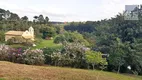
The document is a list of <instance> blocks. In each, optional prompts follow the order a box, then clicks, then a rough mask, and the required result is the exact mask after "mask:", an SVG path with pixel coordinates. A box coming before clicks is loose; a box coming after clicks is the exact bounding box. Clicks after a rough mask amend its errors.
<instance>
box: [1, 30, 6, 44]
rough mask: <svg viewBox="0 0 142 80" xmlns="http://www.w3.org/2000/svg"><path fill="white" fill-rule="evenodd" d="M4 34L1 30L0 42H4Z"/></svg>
mask: <svg viewBox="0 0 142 80" xmlns="http://www.w3.org/2000/svg"><path fill="white" fill-rule="evenodd" d="M4 39H5V35H4V32H3V31H0V42H4Z"/></svg>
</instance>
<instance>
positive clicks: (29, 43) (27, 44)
mask: <svg viewBox="0 0 142 80" xmlns="http://www.w3.org/2000/svg"><path fill="white" fill-rule="evenodd" d="M33 43H34V42H33V41H32V40H26V42H24V43H23V44H24V45H25V46H32V45H33Z"/></svg>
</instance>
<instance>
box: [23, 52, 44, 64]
mask: <svg viewBox="0 0 142 80" xmlns="http://www.w3.org/2000/svg"><path fill="white" fill-rule="evenodd" d="M23 59H24V63H25V64H30V65H42V64H44V61H45V59H44V55H43V51H42V50H39V49H36V50H26V51H25V52H24V53H23Z"/></svg>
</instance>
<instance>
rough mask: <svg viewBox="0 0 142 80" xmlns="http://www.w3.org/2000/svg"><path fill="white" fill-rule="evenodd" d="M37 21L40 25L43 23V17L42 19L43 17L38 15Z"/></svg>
mask: <svg viewBox="0 0 142 80" xmlns="http://www.w3.org/2000/svg"><path fill="white" fill-rule="evenodd" d="M38 21H39V22H40V23H43V22H44V17H43V15H39V17H38Z"/></svg>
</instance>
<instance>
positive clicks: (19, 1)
mask: <svg viewBox="0 0 142 80" xmlns="http://www.w3.org/2000/svg"><path fill="white" fill-rule="evenodd" d="M140 4H142V0H0V8H2V9H6V10H10V11H11V12H13V13H17V14H18V15H19V16H20V17H22V16H25V15H26V16H28V17H29V20H32V19H33V16H35V15H37V16H38V15H40V14H43V15H44V16H48V17H49V19H50V21H61V22H66V21H68V22H71V21H97V20H102V19H109V18H111V17H115V16H116V15H117V14H118V13H122V12H123V11H124V10H125V5H140Z"/></svg>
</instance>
